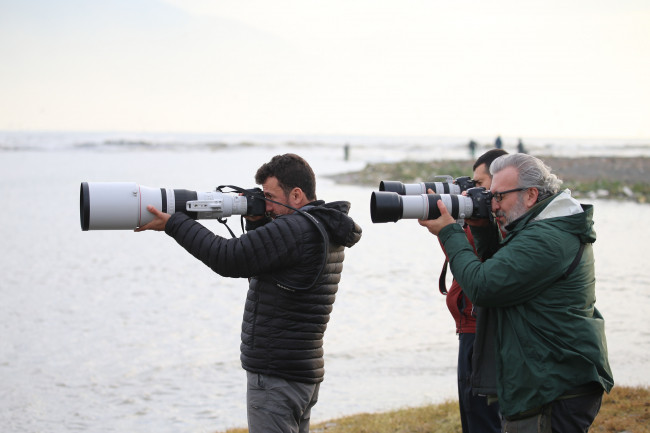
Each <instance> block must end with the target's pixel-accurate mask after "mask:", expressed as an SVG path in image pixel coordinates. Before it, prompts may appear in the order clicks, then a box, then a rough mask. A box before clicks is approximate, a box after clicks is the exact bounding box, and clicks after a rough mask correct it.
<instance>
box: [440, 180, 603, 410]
mask: <svg viewBox="0 0 650 433" xmlns="http://www.w3.org/2000/svg"><path fill="white" fill-rule="evenodd" d="M507 229H508V235H507V236H506V237H505V239H504V240H503V241H502V242H501V243H500V245H499V246H498V250H497V251H496V252H495V253H494V255H492V257H490V258H489V259H487V260H485V261H484V262H481V261H480V260H479V259H478V258H477V256H476V255H475V254H474V252H473V250H472V247H471V246H470V245H469V243H468V242H467V238H466V236H465V234H464V232H463V231H462V229H461V228H460V226H459V225H458V224H450V225H448V226H446V227H444V228H443V229H442V230H441V232H440V234H439V237H440V240H441V242H442V243H443V245H444V248H445V251H447V254H448V256H449V262H450V268H451V271H452V272H453V275H454V277H455V278H456V279H457V280H458V282H459V283H460V285H461V287H463V290H464V292H465V293H466V294H467V296H468V297H469V298H470V300H471V301H472V302H473V303H474V304H475V305H478V306H481V307H489V308H490V309H491V310H493V311H494V312H495V314H496V317H497V320H496V323H497V325H496V328H497V329H496V330H494V333H495V339H496V348H495V349H496V359H495V364H496V385H497V395H498V399H499V406H500V409H501V412H502V413H503V415H505V416H512V415H516V414H519V413H521V412H524V411H528V410H532V409H534V408H537V407H539V406H542V405H544V404H546V403H549V402H551V401H553V400H555V399H557V398H558V397H560V396H562V395H563V394H565V393H567V392H569V391H570V390H572V389H575V388H576V387H579V386H583V385H586V384H590V383H594V382H595V383H600V385H601V386H602V387H603V389H604V390H605V391H607V392H609V391H610V389H611V388H612V386H613V385H614V380H613V376H612V372H611V369H610V367H609V362H608V359H607V343H606V340H605V322H604V320H603V317H602V316H601V314H600V313H599V312H598V310H597V309H596V308H595V306H594V304H595V302H596V294H595V283H596V281H595V274H594V256H593V248H592V243H593V242H594V241H595V240H596V233H595V232H594V230H593V206H592V205H580V204H579V203H578V202H577V201H576V200H575V199H573V198H572V197H571V195H570V193H569V192H568V191H563V192H560V193H558V194H556V195H554V196H552V197H549V198H548V199H546V200H544V201H542V202H540V203H538V204H536V205H535V206H534V207H533V208H531V209H530V210H529V211H528V212H527V213H526V214H524V215H522V216H521V217H520V218H519V219H517V220H516V221H514V222H512V223H511V224H510V225H509V226H508V227H507ZM483 233H485V231H483ZM494 233H496V231H494ZM475 241H476V242H477V248H479V249H480V246H479V245H478V244H480V243H487V244H489V243H490V241H491V239H481V238H480V237H475ZM581 244H585V247H584V251H583V253H582V257H581V258H580V261H579V263H578V266H577V267H576V268H575V270H574V271H573V272H571V273H570V274H569V275H568V276H566V277H564V276H563V274H564V273H565V272H566V271H567V270H568V269H569V268H570V266H571V263H572V262H573V260H574V259H575V258H576V255H577V254H578V251H579V249H580V245H581Z"/></svg>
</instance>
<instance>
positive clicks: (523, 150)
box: [517, 138, 527, 153]
mask: <svg viewBox="0 0 650 433" xmlns="http://www.w3.org/2000/svg"><path fill="white" fill-rule="evenodd" d="M517 152H519V153H527V152H526V148H525V147H524V142H523V141H521V138H520V139H519V141H518V142H517Z"/></svg>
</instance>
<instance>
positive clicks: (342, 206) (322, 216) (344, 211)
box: [306, 200, 362, 248]
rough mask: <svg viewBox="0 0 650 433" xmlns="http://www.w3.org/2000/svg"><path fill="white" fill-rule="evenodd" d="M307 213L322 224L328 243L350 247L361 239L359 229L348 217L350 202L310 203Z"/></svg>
mask: <svg viewBox="0 0 650 433" xmlns="http://www.w3.org/2000/svg"><path fill="white" fill-rule="evenodd" d="M308 206H310V207H309V208H308V209H306V211H307V212H309V213H310V214H312V215H314V216H315V217H316V218H318V220H319V221H320V222H321V223H322V224H323V226H324V227H325V230H326V231H327V234H328V235H329V237H330V242H333V243H335V244H338V245H344V246H346V247H348V248H349V247H352V246H353V245H355V244H356V243H357V242H359V239H361V231H362V230H361V227H359V225H358V224H357V223H355V222H354V220H353V219H352V218H350V217H349V216H348V212H349V211H350V202H347V201H334V202H331V203H325V202H324V201H322V200H318V201H315V202H312V203H310V204H309V205H308Z"/></svg>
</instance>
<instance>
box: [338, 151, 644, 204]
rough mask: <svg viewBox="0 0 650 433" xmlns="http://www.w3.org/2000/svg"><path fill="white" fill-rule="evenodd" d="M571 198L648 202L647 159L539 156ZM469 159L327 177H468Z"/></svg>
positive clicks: (377, 166)
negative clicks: (560, 180)
mask: <svg viewBox="0 0 650 433" xmlns="http://www.w3.org/2000/svg"><path fill="white" fill-rule="evenodd" d="M539 158H540V159H542V160H543V161H544V162H545V163H546V165H548V166H549V167H551V170H552V171H553V173H555V174H557V176H558V177H559V178H560V179H562V180H563V181H564V183H563V187H564V188H569V189H570V190H571V191H572V194H573V195H574V196H575V197H587V198H592V199H593V198H604V199H619V200H629V201H635V202H638V203H650V158H649V157H635V158H628V157H618V156H589V157H577V158H563V157H556V156H547V157H545V156H539ZM472 165H473V160H470V159H466V160H458V159H457V160H433V161H399V162H393V163H373V164H367V165H366V166H365V167H364V168H363V169H362V170H360V171H354V172H346V173H340V174H337V175H336V176H331V177H330V178H331V179H333V180H334V181H336V182H337V183H344V184H354V185H369V186H375V187H376V186H378V185H379V181H381V180H399V181H401V182H404V183H415V182H424V181H432V180H434V179H433V177H434V176H435V175H450V176H452V177H454V178H456V177H458V176H471V170H472Z"/></svg>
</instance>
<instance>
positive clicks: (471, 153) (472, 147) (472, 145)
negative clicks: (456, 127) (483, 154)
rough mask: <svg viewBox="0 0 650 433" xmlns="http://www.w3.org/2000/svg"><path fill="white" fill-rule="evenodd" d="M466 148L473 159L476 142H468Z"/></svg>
mask: <svg viewBox="0 0 650 433" xmlns="http://www.w3.org/2000/svg"><path fill="white" fill-rule="evenodd" d="M467 146H468V147H469V155H470V156H471V157H472V159H474V156H475V155H476V141H474V140H470V141H469V144H468V145H467Z"/></svg>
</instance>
